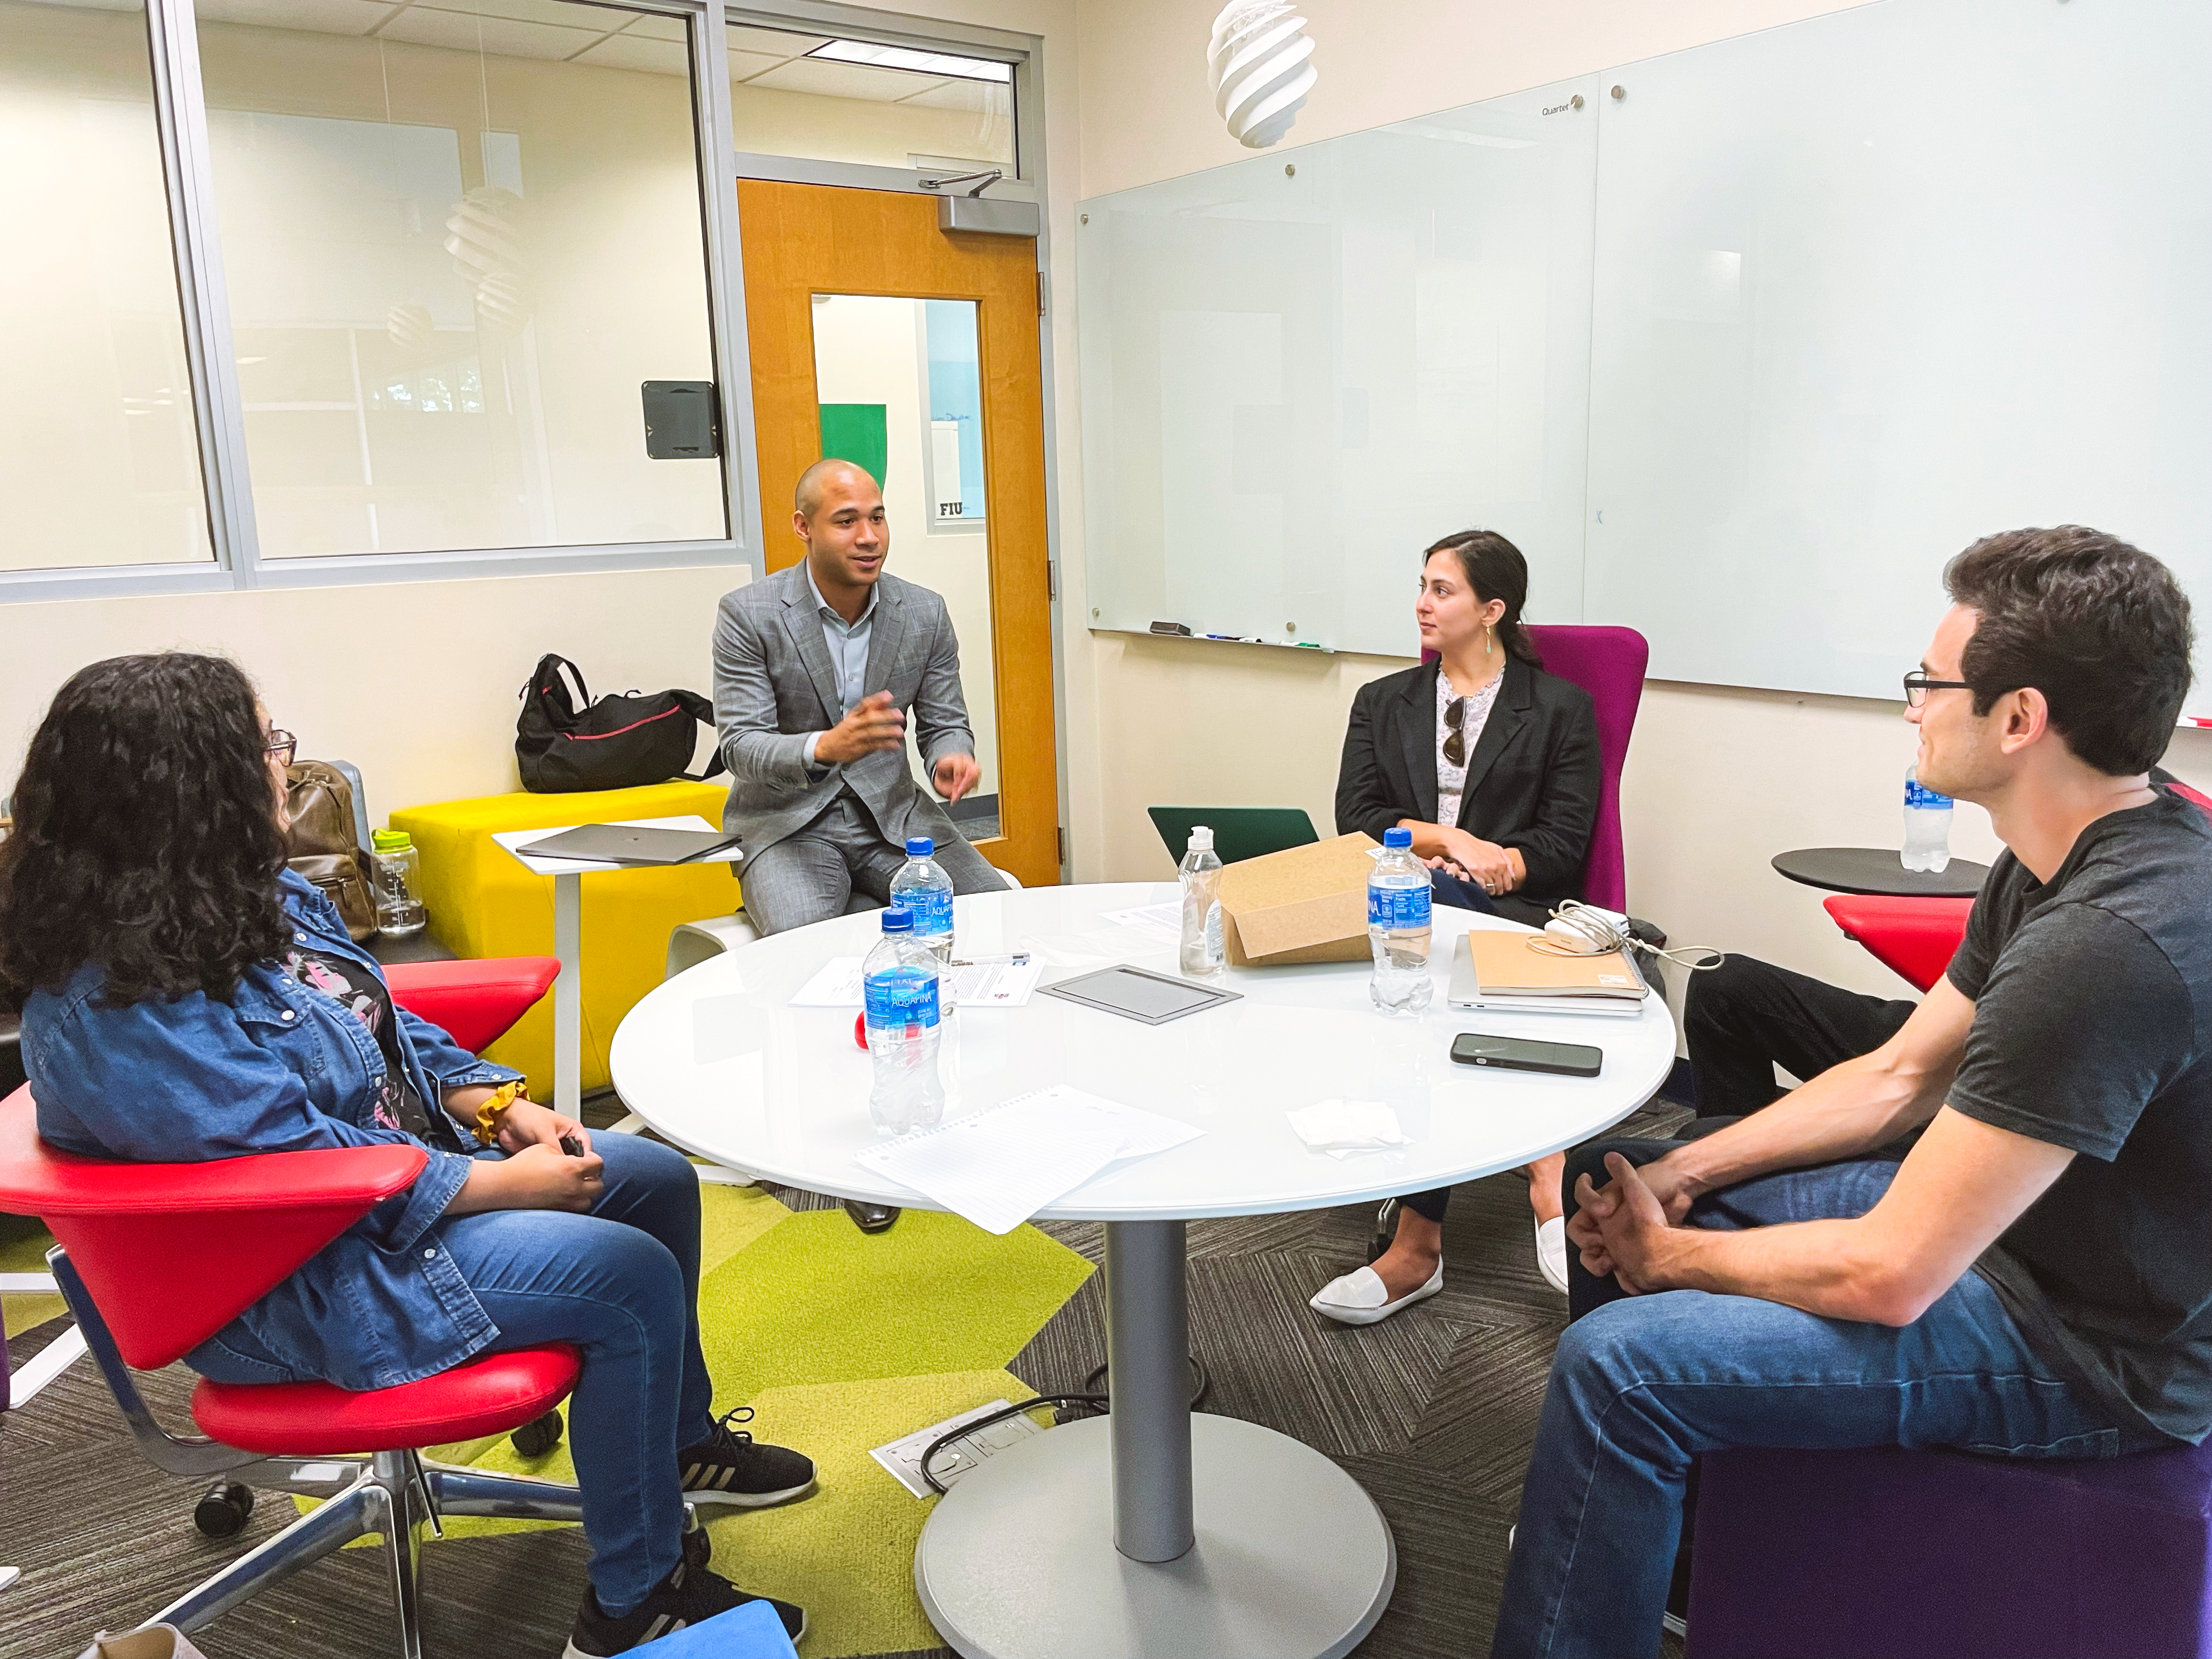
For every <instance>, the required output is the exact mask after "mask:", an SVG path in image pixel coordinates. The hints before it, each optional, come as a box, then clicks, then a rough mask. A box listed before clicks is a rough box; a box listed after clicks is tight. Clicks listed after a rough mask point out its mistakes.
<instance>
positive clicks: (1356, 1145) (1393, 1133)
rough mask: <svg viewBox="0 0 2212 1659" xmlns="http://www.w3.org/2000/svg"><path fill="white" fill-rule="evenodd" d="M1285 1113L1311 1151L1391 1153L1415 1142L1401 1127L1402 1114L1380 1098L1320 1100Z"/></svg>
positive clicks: (1335, 1155) (1351, 1154)
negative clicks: (1400, 1115)
mask: <svg viewBox="0 0 2212 1659" xmlns="http://www.w3.org/2000/svg"><path fill="white" fill-rule="evenodd" d="M1283 1115H1284V1116H1285V1117H1286V1118H1288V1119H1290V1121H1291V1130H1292V1132H1293V1133H1296V1134H1297V1138H1298V1139H1300V1140H1303V1141H1304V1142H1305V1144H1306V1150H1307V1151H1308V1152H1327V1153H1328V1155H1329V1156H1330V1157H1331V1158H1352V1157H1355V1156H1357V1155H1358V1154H1359V1153H1361V1152H1389V1151H1391V1150H1393V1149H1394V1148H1396V1147H1399V1146H1412V1145H1413V1141H1412V1139H1410V1138H1408V1137H1407V1134H1406V1133H1405V1132H1404V1131H1403V1130H1401V1129H1400V1128H1399V1127H1398V1114H1397V1113H1396V1112H1395V1111H1393V1110H1392V1109H1390V1108H1389V1106H1387V1105H1385V1104H1384V1103H1383V1102H1381V1101H1379V1100H1339V1099H1336V1098H1334V1097H1332V1098H1330V1099H1328V1100H1317V1101H1316V1102H1314V1103H1313V1104H1312V1105H1310V1106H1300V1107H1298V1108H1297V1109H1295V1110H1292V1111H1287V1112H1285V1113H1284V1114H1283Z"/></svg>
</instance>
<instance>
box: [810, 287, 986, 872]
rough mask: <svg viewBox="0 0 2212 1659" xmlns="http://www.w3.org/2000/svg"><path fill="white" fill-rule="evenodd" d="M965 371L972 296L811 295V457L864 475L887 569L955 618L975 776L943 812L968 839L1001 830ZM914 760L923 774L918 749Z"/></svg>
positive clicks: (976, 433)
mask: <svg viewBox="0 0 2212 1659" xmlns="http://www.w3.org/2000/svg"><path fill="white" fill-rule="evenodd" d="M975 371H976V350H975V301H973V300H908V299H899V298H886V297H884V296H882V295H854V294H817V295H815V296H814V388H815V396H816V398H817V399H818V400H819V402H820V404H821V422H822V445H821V453H823V454H824V455H835V456H837V457H840V458H841V459H845V460H848V461H852V462H854V463H856V464H857V465H860V466H863V467H866V469H867V470H868V471H870V472H871V473H872V474H874V476H875V477H876V479H877V481H878V483H880V484H882V486H883V491H884V517H885V519H886V520H888V522H889V524H890V553H889V555H888V556H886V557H885V559H884V568H886V569H888V570H891V571H893V572H895V573H896V574H898V575H900V576H902V577H904V578H905V579H906V580H908V581H910V582H915V583H918V584H920V585H921V586H923V587H927V588H928V589H930V590H931V591H932V592H936V593H939V594H941V595H943V596H944V599H945V607H946V608H947V609H948V610H949V611H951V614H952V627H953V631H954V632H955V633H956V634H957V635H958V636H959V640H960V689H961V694H962V696H963V698H964V699H965V700H966V702H967V704H968V723H969V725H970V726H973V727H974V728H975V758H976V760H977V762H978V763H980V764H981V767H982V769H983V774H982V776H981V778H980V779H979V780H978V781H976V785H975V789H974V790H973V792H971V793H969V795H967V796H966V797H965V798H964V799H961V800H959V801H957V802H956V803H954V804H953V805H951V806H949V807H947V808H946V809H945V810H946V811H949V812H950V813H951V815H952V820H953V822H954V823H957V824H958V825H959V826H960V830H961V833H962V834H963V835H964V836H967V838H968V839H969V840H970V841H987V840H989V839H990V838H991V837H993V836H996V835H997V834H998V833H999V705H998V688H997V685H996V683H995V679H994V674H993V662H992V654H991V648H992V641H991V550H990V543H989V541H988V539H987V537H986V536H985V533H984V526H983V524H982V522H981V520H982V519H983V517H984V514H983V511H982V507H983V502H984V500H985V491H984V479H983V443H982V422H981V415H982V405H981V386H980V384H979V383H978V380H977V378H976V372H975ZM948 507H951V508H953V509H957V510H956V511H952V512H948V511H947V510H946V509H947V508H948ZM913 750H914V739H913V735H912V734H911V733H909V736H908V751H909V754H910V755H911V754H912V753H913ZM915 770H916V774H917V775H919V774H920V762H919V760H918V759H917V760H915Z"/></svg>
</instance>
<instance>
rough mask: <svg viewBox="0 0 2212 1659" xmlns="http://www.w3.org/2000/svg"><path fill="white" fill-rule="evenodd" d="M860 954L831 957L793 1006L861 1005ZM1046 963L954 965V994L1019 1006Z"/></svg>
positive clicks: (967, 1004) (969, 1001) (977, 1003)
mask: <svg viewBox="0 0 2212 1659" xmlns="http://www.w3.org/2000/svg"><path fill="white" fill-rule="evenodd" d="M861 961H862V958H861V957H830V958H829V961H827V962H825V963H823V964H822V966H821V968H820V969H818V970H817V972H816V974H815V975H814V977H813V978H812V979H810V980H808V981H806V983H805V984H804V985H802V986H800V987H799V990H798V993H797V994H795V995H793V998H792V999H791V1006H793V1007H794V1008H858V1007H861V1006H864V1004H863V1000H862V997H861V992H860V963H861ZM1044 968H1045V964H1044V963H1043V962H1042V961H1041V960H1040V959H1038V958H1037V957H1030V959H1029V960H1028V961H1027V962H979V963H973V964H972V965H970V966H969V967H966V968H955V969H952V970H951V975H952V998H953V1001H954V1003H955V1005H956V1006H958V1007H962V1008H1019V1007H1021V1006H1023V1005H1024V1004H1025V1003H1026V1002H1028V1001H1029V1000H1030V993H1031V992H1033V991H1035V990H1036V983H1037V980H1038V978H1039V976H1040V975H1042V974H1043V972H1044Z"/></svg>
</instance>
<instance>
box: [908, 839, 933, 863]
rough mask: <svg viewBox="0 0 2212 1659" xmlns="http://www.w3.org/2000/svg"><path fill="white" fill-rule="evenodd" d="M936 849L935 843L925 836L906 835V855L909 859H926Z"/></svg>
mask: <svg viewBox="0 0 2212 1659" xmlns="http://www.w3.org/2000/svg"><path fill="white" fill-rule="evenodd" d="M936 850H937V843H936V842H933V841H932V840H931V839H930V838H929V837H928V836H908V837H907V838H906V855H907V856H908V858H910V859H926V858H927V857H928V856H929V855H930V854H932V853H934V852H935V851H936Z"/></svg>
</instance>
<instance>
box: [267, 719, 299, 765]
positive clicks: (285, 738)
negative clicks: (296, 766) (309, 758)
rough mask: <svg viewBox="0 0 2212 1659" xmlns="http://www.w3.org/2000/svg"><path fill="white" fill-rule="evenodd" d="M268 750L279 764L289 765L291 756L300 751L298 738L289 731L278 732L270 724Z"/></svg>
mask: <svg viewBox="0 0 2212 1659" xmlns="http://www.w3.org/2000/svg"><path fill="white" fill-rule="evenodd" d="M268 752H269V753H270V754H272V755H274V756H276V760H277V763H278V764H279V765H283V766H289V765H290V764H291V763H292V757H294V756H295V755H296V754H298V753H299V752H300V740H299V738H295V737H294V736H293V735H292V734H291V733H290V732H280V731H278V730H277V729H276V727H275V726H270V728H269V748H268Z"/></svg>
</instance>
